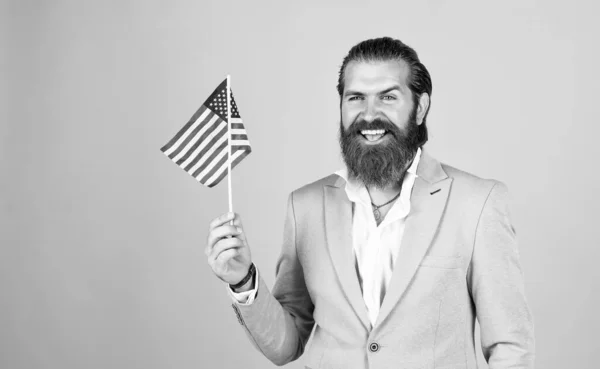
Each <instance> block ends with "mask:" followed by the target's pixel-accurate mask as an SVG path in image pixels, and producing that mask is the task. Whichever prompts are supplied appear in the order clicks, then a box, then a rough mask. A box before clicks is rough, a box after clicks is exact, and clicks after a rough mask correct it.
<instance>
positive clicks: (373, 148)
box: [340, 61, 418, 188]
mask: <svg viewBox="0 0 600 369" xmlns="http://www.w3.org/2000/svg"><path fill="white" fill-rule="evenodd" d="M408 74H409V69H408V66H407V65H406V64H405V63H404V62H400V61H379V62H350V63H348V65H347V66H346V71H345V87H344V92H343V95H342V104H341V123H340V125H341V127H340V145H341V147H342V154H343V156H344V161H345V162H346V165H347V167H348V169H349V172H350V175H351V176H353V177H355V178H357V179H358V180H360V181H362V182H363V183H364V184H365V185H366V186H376V187H379V188H383V187H385V186H388V185H390V184H394V183H398V182H399V181H400V180H401V178H402V175H403V174H404V171H405V170H406V169H407V166H408V164H409V163H410V161H411V160H412V159H413V157H414V154H415V152H416V151H417V148H418V140H417V132H418V123H417V106H414V105H415V104H413V102H412V93H411V91H410V89H409V88H408V86H407V84H406V79H407V77H408Z"/></svg>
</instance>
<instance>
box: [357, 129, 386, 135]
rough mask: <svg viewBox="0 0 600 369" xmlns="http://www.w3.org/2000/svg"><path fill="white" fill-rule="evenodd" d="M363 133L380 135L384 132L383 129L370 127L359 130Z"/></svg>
mask: <svg viewBox="0 0 600 369" xmlns="http://www.w3.org/2000/svg"><path fill="white" fill-rule="evenodd" d="M360 133H362V134H363V135H382V134H384V133H385V129H370V130H367V129H365V130H362V131H360Z"/></svg>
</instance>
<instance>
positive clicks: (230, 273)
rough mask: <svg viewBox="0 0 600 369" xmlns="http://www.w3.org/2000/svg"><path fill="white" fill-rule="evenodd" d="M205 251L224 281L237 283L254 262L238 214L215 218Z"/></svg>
mask: <svg viewBox="0 0 600 369" xmlns="http://www.w3.org/2000/svg"><path fill="white" fill-rule="evenodd" d="M231 220H233V225H231V223H230V221H231ZM205 253H206V256H207V257H208V265H210V267H211V268H212V270H213V272H214V273H215V274H216V276H217V277H219V278H220V279H221V280H222V281H224V282H226V283H229V284H237V283H239V282H240V281H241V280H242V279H244V277H245V276H246V274H247V273H248V269H249V268H250V264H251V263H252V256H251V255H250V247H249V246H248V242H247V241H246V235H245V234H244V231H243V228H242V220H241V219H240V216H239V215H238V214H235V213H225V214H223V215H221V216H220V217H218V218H215V219H213V221H212V222H211V223H210V227H209V232H208V242H207V246H206V249H205Z"/></svg>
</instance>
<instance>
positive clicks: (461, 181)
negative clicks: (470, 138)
mask: <svg viewBox="0 0 600 369" xmlns="http://www.w3.org/2000/svg"><path fill="white" fill-rule="evenodd" d="M442 168H443V169H444V171H445V172H446V174H447V175H448V177H450V178H452V181H453V185H457V186H461V187H463V186H464V187H468V188H470V189H472V190H475V191H477V192H479V191H484V192H489V191H490V190H491V189H492V188H494V187H496V186H499V187H506V185H505V184H504V183H503V182H501V181H499V180H497V179H492V178H482V177H479V176H477V175H475V174H472V173H469V172H466V171H464V170H461V169H458V168H456V167H453V166H450V165H448V164H445V163H442Z"/></svg>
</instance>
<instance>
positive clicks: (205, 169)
mask: <svg viewBox="0 0 600 369" xmlns="http://www.w3.org/2000/svg"><path fill="white" fill-rule="evenodd" d="M229 96H230V98H231V100H230V105H231V117H230V118H231V161H232V162H231V168H232V169H233V168H234V167H235V166H236V165H237V164H238V163H239V162H240V161H242V159H244V158H245V157H246V156H247V155H248V154H250V152H251V151H252V149H251V148H250V142H248V136H247V134H246V129H245V128H244V124H243V123H242V118H241V117H240V113H239V112H238V109H237V105H236V104H235V100H234V99H233V94H232V93H231V90H230V91H229ZM227 128H228V127H227V79H225V80H224V81H223V82H222V83H221V84H220V85H219V87H217V88H216V89H215V91H214V92H213V93H212V94H211V95H210V96H209V98H208V99H206V101H205V102H204V104H202V106H201V107H200V109H198V111H197V112H196V113H195V114H194V115H193V116H192V118H191V119H190V121H189V122H188V123H187V124H186V125H185V126H184V127H183V128H182V129H181V130H180V131H179V132H177V134H176V135H175V137H173V138H172V139H171V141H169V143H167V144H166V145H165V146H163V147H162V148H161V149H160V150H161V151H162V152H163V153H164V154H165V155H167V156H168V157H169V159H171V160H172V161H173V162H174V163H175V164H177V165H178V166H180V167H181V168H182V169H183V170H185V171H186V172H188V173H189V174H190V175H191V176H192V177H194V178H196V180H197V181H198V182H200V183H202V184H203V185H205V186H208V187H213V186H215V185H216V184H218V183H219V182H220V181H221V180H222V179H223V178H224V177H225V176H226V175H227V168H228V162H227V157H228V149H229V147H228V145H227V143H228V142H227V141H228V139H229V134H228V129H227Z"/></svg>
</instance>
